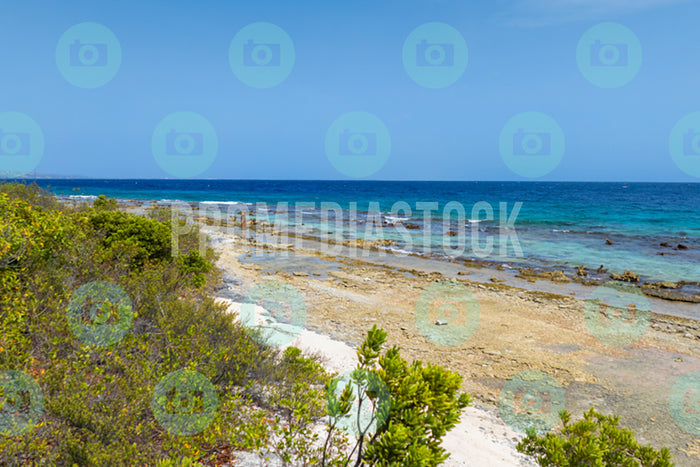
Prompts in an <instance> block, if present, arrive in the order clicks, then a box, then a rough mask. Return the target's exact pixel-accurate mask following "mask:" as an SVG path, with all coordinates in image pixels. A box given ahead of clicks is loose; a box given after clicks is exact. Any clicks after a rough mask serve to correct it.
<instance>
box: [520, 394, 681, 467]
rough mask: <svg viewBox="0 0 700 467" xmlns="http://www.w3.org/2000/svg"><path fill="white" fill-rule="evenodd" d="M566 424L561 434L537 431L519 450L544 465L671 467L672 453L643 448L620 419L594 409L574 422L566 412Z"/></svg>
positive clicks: (527, 438)
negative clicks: (621, 423) (541, 434)
mask: <svg viewBox="0 0 700 467" xmlns="http://www.w3.org/2000/svg"><path fill="white" fill-rule="evenodd" d="M560 417H561V421H562V423H563V425H564V428H563V429H562V432H561V433H560V434H555V433H547V434H546V435H544V436H537V434H536V432H535V431H534V430H532V431H529V432H528V433H527V436H526V437H525V438H524V439H523V440H522V441H521V442H520V443H519V444H518V450H519V451H520V452H523V453H525V454H528V455H530V456H534V457H535V458H536V459H537V462H538V463H539V465H543V466H562V467H564V466H579V465H587V466H592V467H603V466H625V467H627V466H629V467H633V466H643V467H668V466H672V465H674V464H673V463H671V453H670V452H669V450H668V448H662V449H661V450H660V451H657V450H655V449H654V448H652V447H651V446H640V445H639V443H638V442H637V440H636V439H635V437H634V432H633V431H631V430H629V429H626V428H621V427H619V426H618V425H619V423H620V419H619V417H617V416H613V415H603V414H601V413H598V412H596V411H595V409H593V408H591V409H590V410H588V411H587V412H585V413H584V414H583V419H581V420H579V421H578V422H575V423H571V415H570V414H569V413H568V412H566V411H562V412H561V413H560Z"/></svg>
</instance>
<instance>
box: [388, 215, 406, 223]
mask: <svg viewBox="0 0 700 467" xmlns="http://www.w3.org/2000/svg"><path fill="white" fill-rule="evenodd" d="M409 219H410V217H400V216H387V215H384V220H385V221H387V222H388V223H390V224H397V223H399V222H405V221H407V220H409Z"/></svg>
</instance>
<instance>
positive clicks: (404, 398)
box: [326, 326, 471, 466]
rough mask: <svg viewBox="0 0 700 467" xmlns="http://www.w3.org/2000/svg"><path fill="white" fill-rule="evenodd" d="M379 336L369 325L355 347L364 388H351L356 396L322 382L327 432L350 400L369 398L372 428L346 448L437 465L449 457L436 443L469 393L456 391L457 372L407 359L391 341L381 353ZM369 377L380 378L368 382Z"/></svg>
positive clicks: (382, 335)
mask: <svg viewBox="0 0 700 467" xmlns="http://www.w3.org/2000/svg"><path fill="white" fill-rule="evenodd" d="M385 340H386V332H384V331H383V330H382V329H380V328H377V327H376V326H374V327H373V328H372V329H371V330H370V331H369V332H368V333H367V338H366V340H365V341H364V343H363V344H362V346H361V347H360V349H359V350H358V352H357V353H358V358H359V365H358V370H359V371H358V372H356V373H354V374H353V379H354V380H355V381H356V384H358V386H359V387H361V388H364V389H365V390H364V391H362V390H361V391H357V393H358V397H357V398H356V400H353V398H352V395H351V393H350V392H349V391H348V390H347V388H349V387H350V386H346V388H345V390H344V391H343V392H342V393H341V394H340V395H339V396H335V395H334V393H335V391H334V390H335V389H336V388H335V387H334V386H333V385H332V384H329V385H328V386H327V389H326V394H327V399H328V407H329V417H330V424H329V433H332V431H333V430H334V429H335V428H336V426H337V425H338V422H339V421H340V419H341V418H343V417H347V416H348V415H349V413H350V409H351V407H352V405H353V404H354V403H356V404H357V405H358V406H361V405H362V404H363V403H365V404H367V403H369V404H372V406H373V411H374V413H375V414H376V416H375V418H376V420H377V430H376V431H375V432H374V434H372V435H371V436H370V435H369V434H362V433H360V436H359V437H358V439H357V441H356V444H355V447H354V448H353V450H352V452H354V451H355V450H357V456H358V458H359V459H361V461H362V462H366V463H368V464H370V465H381V466H384V465H409V466H413V465H416V466H418V465H420V466H434V465H439V464H441V463H442V462H444V461H445V460H446V459H447V458H448V457H449V454H448V453H446V452H445V450H444V448H442V446H440V443H441V442H442V438H443V436H445V434H446V433H447V432H448V431H449V430H450V429H452V428H453V427H454V426H455V425H456V424H457V422H458V421H459V416H460V412H461V410H462V409H464V408H465V407H467V406H469V405H471V397H470V395H469V394H464V393H461V392H460V387H461V385H462V378H461V377H460V376H459V375H458V374H457V373H454V372H452V371H449V370H446V369H444V368H442V367H440V366H437V365H432V364H427V365H423V363H422V362H420V361H415V362H413V363H412V364H409V363H408V362H406V361H405V360H404V359H403V358H401V356H400V353H399V350H400V349H399V348H398V347H396V346H394V347H392V348H390V349H388V350H386V351H385V352H384V353H382V346H383V344H384V342H385ZM363 373H364V375H363ZM373 377H377V378H378V379H379V380H380V381H381V384H377V383H373V382H372V379H373ZM382 387H385V388H386V390H387V392H388V397H389V401H390V403H388V404H382V397H381V394H380V393H379V392H380V391H381V388H382ZM358 410H359V407H358ZM327 444H329V443H327ZM352 452H351V454H350V456H349V457H352ZM358 462H359V461H358Z"/></svg>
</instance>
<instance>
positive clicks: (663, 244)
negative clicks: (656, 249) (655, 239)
mask: <svg viewBox="0 0 700 467" xmlns="http://www.w3.org/2000/svg"><path fill="white" fill-rule="evenodd" d="M659 246H662V247H664V248H671V245H669V244H668V242H661V243H659Z"/></svg>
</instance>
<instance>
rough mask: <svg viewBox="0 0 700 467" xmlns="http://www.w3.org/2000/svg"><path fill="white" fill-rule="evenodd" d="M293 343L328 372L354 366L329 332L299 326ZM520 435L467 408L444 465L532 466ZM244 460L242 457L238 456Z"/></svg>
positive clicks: (232, 305) (258, 313)
mask: <svg viewBox="0 0 700 467" xmlns="http://www.w3.org/2000/svg"><path fill="white" fill-rule="evenodd" d="M219 300H221V301H222V302H223V303H226V304H227V305H228V307H229V308H228V311H229V312H230V313H233V314H236V315H238V314H239V313H240V309H241V304H240V303H237V302H233V301H231V300H227V299H223V298H221V299H219ZM266 316H269V314H268V313H267V312H266V311H265V310H264V309H263V308H262V307H259V306H256V307H255V324H256V325H265V324H268V323H269V320H268V319H267V318H266ZM290 345H291V346H295V347H298V348H299V349H301V350H302V351H303V353H304V354H306V355H316V356H318V357H320V358H321V359H322V362H323V364H324V367H325V368H326V369H327V370H328V371H330V372H337V373H344V372H346V371H350V370H352V369H353V368H355V366H356V364H357V353H356V350H355V349H354V348H352V347H350V346H349V345H347V344H345V343H344V342H340V341H336V340H333V339H331V338H330V337H328V336H325V335H322V334H318V333H315V332H312V331H308V330H306V329H302V330H301V332H300V333H299V335H298V336H297V337H296V338H295V339H294V340H293V341H291V342H290V343H289V344H287V345H286V346H283V347H282V348H284V347H287V346H290ZM521 437H522V436H521V435H519V434H517V433H516V432H515V431H513V430H512V429H511V428H510V427H509V426H508V425H506V424H505V423H504V422H503V420H501V419H500V418H499V417H498V415H497V414H496V413H495V412H494V411H492V410H486V409H483V408H478V407H468V408H466V409H465V410H464V411H463V413H462V417H461V419H460V423H459V424H458V425H457V426H456V427H455V428H453V429H452V430H451V431H449V432H448V433H447V435H446V436H445V438H444V439H443V442H442V445H443V447H444V448H445V449H446V450H447V452H449V453H450V458H449V459H448V460H447V461H446V462H445V463H444V465H446V466H467V465H468V466H485V467H487V466H488V467H491V466H535V465H537V464H536V463H535V462H533V461H532V460H530V459H529V458H526V457H525V456H523V455H521V454H520V453H518V452H517V450H516V449H515V445H516V444H517V440H519V439H520V438H521ZM246 459H247V460H244V462H243V463H239V465H258V464H259V461H253V459H254V456H252V457H247V458H246ZM241 460H243V459H241Z"/></svg>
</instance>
